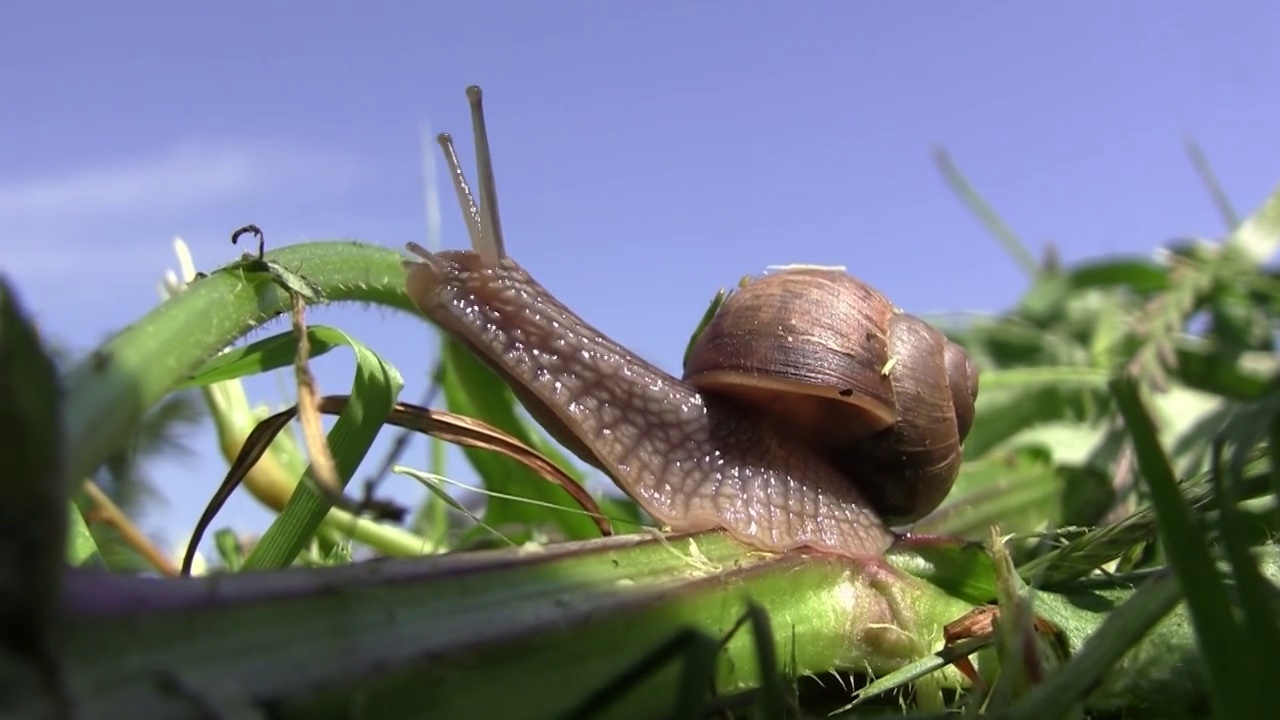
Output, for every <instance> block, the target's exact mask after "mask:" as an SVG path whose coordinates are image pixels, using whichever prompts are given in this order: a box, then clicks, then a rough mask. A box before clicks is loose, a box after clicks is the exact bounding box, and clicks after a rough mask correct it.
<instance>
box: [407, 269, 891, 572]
mask: <svg viewBox="0 0 1280 720" xmlns="http://www.w3.org/2000/svg"><path fill="white" fill-rule="evenodd" d="M405 267H406V269H407V271H408V282H407V289H408V294H409V297H410V298H411V299H412V300H413V302H414V304H415V305H416V306H417V307H418V309H419V310H420V311H421V312H422V313H423V314H424V315H426V316H427V317H428V318H430V319H431V320H432V321H434V322H435V323H436V324H437V325H438V326H439V327H441V328H442V329H444V330H445V331H446V332H448V333H449V334H450V335H452V336H453V337H454V338H456V339H458V340H460V341H461V342H463V343H464V344H466V345H467V346H469V347H470V348H471V350H472V351H473V352H475V353H476V354H477V355H478V356H479V357H481V358H483V359H484V361H485V362H486V363H487V364H488V365H489V366H490V367H492V368H493V369H494V370H495V371H497V372H498V373H499V374H500V375H501V376H502V377H503V378H504V379H506V380H507V382H508V383H509V384H510V385H511V386H512V388H513V390H515V392H516V394H517V395H518V396H519V397H520V400H521V402H522V403H523V404H524V405H525V407H526V408H527V409H528V410H529V411H530V413H531V414H532V415H533V416H534V417H535V419H537V420H538V421H539V423H541V424H542V425H543V426H544V427H545V428H546V429H547V430H548V431H549V432H550V433H551V434H552V435H553V436H554V437H556V439H557V440H559V441H560V442H561V443H562V444H564V445H565V446H566V447H567V448H569V449H570V450H571V451H572V452H574V454H576V455H577V456H578V457H580V458H581V459H582V460H583V461H585V462H588V463H590V464H591V465H593V466H595V467H597V468H599V469H600V470H601V471H603V472H605V473H606V474H608V475H609V476H610V477H611V478H612V479H613V480H614V482H615V483H616V484H617V485H618V486H619V487H620V488H621V489H622V490H623V491H624V492H626V493H627V494H628V495H630V496H631V497H632V498H633V499H634V500H635V501H636V502H637V503H638V504H639V505H640V506H641V507H643V508H644V509H645V511H647V512H648V513H649V514H650V515H652V516H653V517H654V518H655V519H656V520H658V521H659V522H661V523H663V524H665V525H667V526H668V527H670V528H671V529H672V530H675V531H698V530H708V529H713V528H723V529H725V530H726V531H728V532H729V533H730V534H732V535H733V536H735V537H736V538H738V539H739V540H740V541H742V542H744V543H746V544H748V545H750V546H753V547H755V548H758V549H761V550H766V551H773V552H784V551H787V550H791V549H795V548H800V547H810V548H814V549H817V550H821V551H825V552H830V553H835V554H839V555H845V556H849V557H854V558H858V557H866V556H875V555H880V554H882V553H883V552H884V551H885V550H887V549H888V548H889V546H890V545H891V544H892V542H893V540H894V535H893V533H892V532H891V531H890V530H889V529H888V527H886V526H885V524H884V523H883V522H882V521H881V520H880V518H879V516H878V515H877V513H876V512H875V511H873V510H872V509H871V507H870V506H869V505H868V504H867V502H866V499H865V498H864V497H863V495H862V493H861V492H860V491H859V490H858V488H856V487H855V486H854V485H852V484H851V483H849V482H848V481H847V480H846V479H844V478H843V477H841V475H840V474H839V473H838V472H837V471H836V470H835V469H834V468H833V467H832V466H831V465H830V464H828V463H827V462H826V461H824V460H823V459H822V458H821V457H820V456H818V455H816V454H815V453H814V452H812V451H811V450H808V449H806V448H805V447H804V446H803V445H802V444H799V443H795V442H791V441H790V440H789V439H788V438H787V436H786V435H785V434H784V433H783V432H781V428H777V427H772V426H771V425H770V420H769V419H768V418H767V417H766V416H762V415H761V414H759V413H754V412H749V411H747V410H746V409H745V408H744V407H743V406H742V405H739V404H736V403H734V402H733V401H732V400H729V399H723V398H719V397H718V396H713V395H706V394H702V393H699V392H698V391H697V390H695V389H694V388H693V387H692V386H691V385H689V384H687V383H685V382H683V381H681V380H679V379H677V378H675V377H673V376H671V375H669V374H667V373H665V372H663V371H662V370H660V369H658V368H656V367H654V366H653V365H651V364H649V363H647V362H645V361H644V360H642V359H641V358H639V357H637V356H636V355H635V354H633V353H631V352H630V351H628V350H627V349H626V348H624V347H622V346H620V345H618V344H617V343H615V342H613V341H612V340H610V339H609V338H608V337H606V336H605V335H604V334H603V333H601V332H600V331H599V330H597V329H595V328H594V327H592V326H591V325H589V324H588V323H586V322H585V321H583V320H582V319H580V318H579V317H578V316H577V315H575V314H574V313H573V312H571V311H570V310H569V309H568V308H566V307H564V306H563V305H561V304H560V303H559V302H558V301H557V300H556V299H555V298H554V297H553V296H552V295H551V294H550V293H549V292H547V291H546V290H545V289H544V288H543V287H542V286H541V285H539V284H538V283H537V282H536V281H534V280H533V278H531V277H530V276H529V275H528V273H526V272H525V271H524V270H523V269H522V268H521V267H520V266H519V265H518V264H517V263H516V262H515V261H514V260H512V259H510V258H509V257H508V258H503V259H501V260H499V261H498V262H497V264H496V265H495V264H487V263H486V262H484V261H483V260H482V259H481V257H480V256H479V255H478V254H476V253H474V252H471V251H446V252H439V253H422V259H421V261H420V262H413V261H410V262H406V263H405Z"/></svg>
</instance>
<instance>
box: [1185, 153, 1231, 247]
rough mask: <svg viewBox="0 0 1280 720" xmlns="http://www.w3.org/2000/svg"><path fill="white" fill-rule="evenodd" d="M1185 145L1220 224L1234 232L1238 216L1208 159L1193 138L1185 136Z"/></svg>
mask: <svg viewBox="0 0 1280 720" xmlns="http://www.w3.org/2000/svg"><path fill="white" fill-rule="evenodd" d="M1183 144H1184V145H1186V148H1187V155H1188V156H1189V157H1190V158H1191V165H1192V167H1194V168H1195V171H1196V175H1198V176H1199V177H1200V182H1202V183H1204V187H1205V189H1206V190H1208V191H1209V199H1210V200H1212V201H1213V206H1214V207H1215V208H1217V210H1218V215H1220V216H1221V217H1222V222H1224V223H1226V226H1227V230H1234V229H1236V228H1237V227H1239V226H1240V214H1239V213H1237V212H1236V209H1235V208H1234V207H1232V205H1231V199H1230V198H1228V197H1227V192H1226V190H1223V189H1222V183H1220V182H1218V175H1217V173H1215V172H1214V171H1213V166H1212V165H1210V164H1209V158H1207V157H1205V155H1204V151H1203V150H1201V149H1200V143H1198V142H1196V141H1195V139H1194V138H1192V137H1190V136H1187V137H1186V138H1184V140H1183Z"/></svg>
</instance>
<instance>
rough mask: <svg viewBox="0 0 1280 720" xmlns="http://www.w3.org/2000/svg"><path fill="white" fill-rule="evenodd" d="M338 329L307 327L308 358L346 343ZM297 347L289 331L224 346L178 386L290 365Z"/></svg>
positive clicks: (320, 326) (257, 372) (252, 373)
mask: <svg viewBox="0 0 1280 720" xmlns="http://www.w3.org/2000/svg"><path fill="white" fill-rule="evenodd" d="M345 338H346V336H345V335H343V333H342V332H341V331H340V330H335V329H333V328H330V327H326V326H324V325H311V326H308V327H307V342H308V343H309V348H310V352H309V353H308V356H307V357H308V359H311V360H314V359H315V358H318V357H320V356H322V355H325V354H326V353H328V352H329V351H330V350H333V349H334V348H337V347H342V346H344V345H345V344H346V342H345ZM297 350H298V340H297V336H296V335H294V334H293V332H292V331H288V332H283V333H280V334H278V335H272V336H271V337H269V338H264V339H262V340H259V341H257V342H253V343H250V344H248V345H245V346H244V347H239V348H235V349H233V350H228V351H227V352H224V353H222V354H220V355H218V356H217V357H215V358H213V359H211V360H210V361H209V362H207V363H205V364H204V365H203V366H201V368H200V369H199V370H197V371H196V372H195V375H194V377H192V378H191V379H190V380H188V381H187V382H185V383H183V384H182V385H181V386H179V387H180V388H194V387H202V386H204V385H212V384H213V383H217V382H223V381H226V380H235V379H238V378H242V377H245V376H247V375H259V374H262V373H266V372H271V371H272V370H278V369H280V368H284V367H293V363H294V360H295V354H296V353H297Z"/></svg>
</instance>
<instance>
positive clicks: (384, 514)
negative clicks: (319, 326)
mask: <svg viewBox="0 0 1280 720" xmlns="http://www.w3.org/2000/svg"><path fill="white" fill-rule="evenodd" d="M290 298H291V299H292V301H293V307H292V310H291V311H290V313H289V314H290V317H291V318H292V320H293V332H294V335H296V336H297V337H298V351H297V354H296V355H295V357H294V376H295V377H296V379H297V384H298V405H297V406H296V407H297V411H298V424H300V425H301V426H302V439H303V442H304V444H305V445H306V448H307V455H308V456H309V457H310V460H311V473H310V476H311V480H312V485H313V486H314V487H315V488H316V490H317V491H318V492H319V493H320V495H321V496H322V497H324V499H325V500H326V501H328V502H329V503H330V504H331V505H333V506H334V507H339V508H342V509H343V510H346V511H347V512H349V513H351V514H353V515H359V514H362V513H366V512H367V513H369V514H370V515H372V516H373V517H375V518H377V519H379V520H391V521H393V522H400V521H401V520H403V519H404V516H405V513H407V512H408V511H407V510H406V509H405V508H403V507H401V506H399V505H397V504H396V503H393V502H389V501H384V500H378V499H376V498H374V497H372V490H371V489H370V491H369V492H366V493H365V497H364V498H362V499H361V500H359V501H356V500H352V499H351V498H349V497H347V496H346V495H345V494H343V492H342V484H341V482H339V480H338V465H337V463H335V462H334V461H333V453H332V452H330V450H329V440H328V438H327V437H326V436H325V432H324V425H322V424H321V423H320V412H319V409H318V408H317V407H316V403H317V398H318V396H319V394H320V393H319V391H318V390H317V389H316V379H315V376H314V375H312V374H311V366H310V364H309V363H308V358H309V357H310V355H311V342H310V341H309V340H308V338H307V324H306V319H305V313H306V307H307V304H306V301H305V300H303V298H302V296H301V295H299V294H298V293H296V292H291V293H290Z"/></svg>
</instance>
